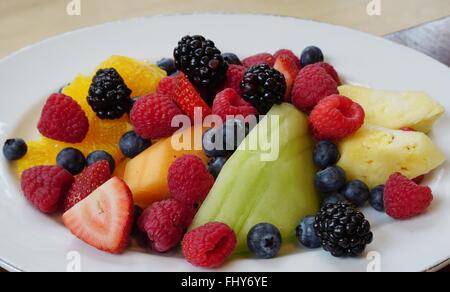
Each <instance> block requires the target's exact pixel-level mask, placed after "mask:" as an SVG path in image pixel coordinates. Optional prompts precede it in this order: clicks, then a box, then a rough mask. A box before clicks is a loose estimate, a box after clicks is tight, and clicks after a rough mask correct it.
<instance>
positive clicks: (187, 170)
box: [167, 155, 214, 205]
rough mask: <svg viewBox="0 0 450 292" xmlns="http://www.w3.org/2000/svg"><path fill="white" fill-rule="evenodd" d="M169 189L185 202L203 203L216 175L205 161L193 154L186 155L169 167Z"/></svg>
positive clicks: (174, 195)
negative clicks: (211, 172)
mask: <svg viewBox="0 0 450 292" xmlns="http://www.w3.org/2000/svg"><path fill="white" fill-rule="evenodd" d="M167 180H168V184H169V191H170V193H171V194H172V196H173V197H174V198H175V199H177V200H178V201H180V202H182V203H183V204H187V205H194V204H196V203H202V202H203V200H204V199H205V198H206V196H207V195H208V193H209V191H210V190H211V188H212V186H213V184H214V177H213V176H212V175H211V174H210V173H209V172H208V169H207V168H206V166H205V164H203V161H202V160H201V159H200V158H198V157H196V156H193V155H185V156H182V157H180V158H178V159H177V160H175V162H174V163H172V165H171V166H170V168H169V175H168V178H167Z"/></svg>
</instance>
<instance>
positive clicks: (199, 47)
mask: <svg viewBox="0 0 450 292" xmlns="http://www.w3.org/2000/svg"><path fill="white" fill-rule="evenodd" d="M173 56H174V59H175V66H176V67H177V69H178V70H180V71H182V72H183V73H185V74H186V75H187V76H188V77H189V80H190V81H191V82H192V84H193V85H194V86H195V87H196V88H197V89H198V90H199V91H200V93H201V94H202V96H203V97H204V98H205V97H207V96H211V95H212V94H213V92H214V90H215V89H217V88H218V87H220V86H221V85H222V84H223V83H224V82H225V80H226V76H227V75H226V74H227V70H228V64H227V62H225V60H224V58H223V56H222V55H221V52H220V50H219V49H217V48H216V46H215V44H214V42H213V41H211V40H207V39H205V38H204V37H203V36H200V35H195V36H185V37H183V38H182V39H181V40H180V41H179V42H178V46H177V47H176V48H175V49H174V52H173ZM206 99H207V98H206ZM206 101H207V102H211V100H206Z"/></svg>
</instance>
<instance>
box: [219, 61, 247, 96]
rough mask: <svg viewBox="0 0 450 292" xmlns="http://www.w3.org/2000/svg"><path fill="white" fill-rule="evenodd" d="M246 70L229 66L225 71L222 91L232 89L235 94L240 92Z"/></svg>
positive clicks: (241, 67) (242, 67)
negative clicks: (225, 75)
mask: <svg viewBox="0 0 450 292" xmlns="http://www.w3.org/2000/svg"><path fill="white" fill-rule="evenodd" d="M246 70H247V68H245V67H244V66H240V65H229V66H228V71H227V80H226V81H225V85H224V86H223V89H226V88H233V89H234V90H236V91H237V92H240V91H241V81H242V79H244V74H245V71H246Z"/></svg>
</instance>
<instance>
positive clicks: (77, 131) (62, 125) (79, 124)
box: [38, 93, 89, 143]
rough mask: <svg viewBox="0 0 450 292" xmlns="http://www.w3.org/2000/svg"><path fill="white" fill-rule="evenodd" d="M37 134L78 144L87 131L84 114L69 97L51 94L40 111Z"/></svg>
mask: <svg viewBox="0 0 450 292" xmlns="http://www.w3.org/2000/svg"><path fill="white" fill-rule="evenodd" d="M38 130H39V132H40V133H41V134H42V135H44V136H45V137H47V138H50V139H54V140H58V141H62V142H67V143H80V142H82V141H83V140H84V138H85V137H86V134H87V132H88V130H89V121H88V119H87V117H86V114H85V112H84V111H83V109H82V108H81V107H80V105H79V104H78V103H76V102H75V101H74V100H73V99H72V98H71V97H68V96H66V95H64V94H60V93H55V94H52V95H51V96H50V97H49V98H48V99H47V102H46V103H45V105H44V108H43V109H42V113H41V118H40V120H39V123H38Z"/></svg>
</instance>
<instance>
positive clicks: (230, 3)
mask: <svg viewBox="0 0 450 292" xmlns="http://www.w3.org/2000/svg"><path fill="white" fill-rule="evenodd" d="M382 1H384V2H382V4H383V6H382V15H381V16H373V17H370V16H368V15H367V14H366V12H365V11H366V5H367V3H368V2H370V1H361V0H346V1H335V0H303V1H298V0H265V1H260V0H246V1H242V0H226V1H222V0H220V1H215V0H214V1H204V0H127V1H122V0H89V1H88V0H81V3H82V9H81V16H72V17H71V16H68V15H67V14H66V13H65V9H66V5H67V3H68V2H69V0H67V1H61V0H21V1H16V0H2V1H0V40H1V46H0V58H1V57H3V56H5V55H7V54H9V53H11V52H13V51H15V50H17V49H18V48H20V47H23V46H25V45H29V44H31V43H34V42H36V41H38V40H41V39H43V38H45V37H48V36H51V35H56V34H59V33H62V32H65V31H68V30H73V29H76V28H79V27H83V26H89V25H93V24H97V23H101V22H106V21H110V20H115V19H120V18H127V17H133V16H140V15H151V14H173V13H181V12H193V11H226V12H252V13H266V14H276V15H289V16H296V17H301V18H308V19H315V20H319V21H324V22H330V23H334V24H339V25H343V26H349V27H352V28H356V29H359V30H363V31H366V32H370V33H372V34H376V35H385V36H386V38H387V39H390V40H392V41H395V42H398V43H401V44H403V45H406V46H409V47H412V48H414V49H416V50H419V51H421V52H423V53H425V54H428V55H430V56H431V57H433V58H435V59H437V60H439V61H440V62H442V63H444V64H447V65H448V66H450V49H449V48H450V1H448V0H427V1H423V0H396V1H385V0H382ZM104 7H108V9H104ZM436 19H437V20H436ZM411 27H412V28H411ZM442 271H443V272H450V266H449V267H447V268H445V269H443V270H442ZM0 272H1V269H0Z"/></svg>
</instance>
